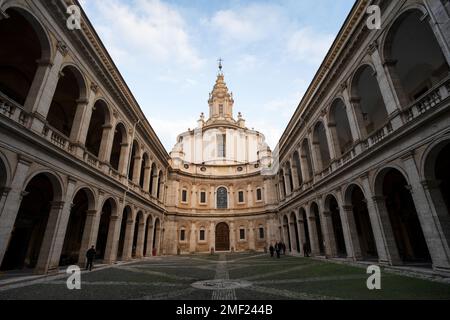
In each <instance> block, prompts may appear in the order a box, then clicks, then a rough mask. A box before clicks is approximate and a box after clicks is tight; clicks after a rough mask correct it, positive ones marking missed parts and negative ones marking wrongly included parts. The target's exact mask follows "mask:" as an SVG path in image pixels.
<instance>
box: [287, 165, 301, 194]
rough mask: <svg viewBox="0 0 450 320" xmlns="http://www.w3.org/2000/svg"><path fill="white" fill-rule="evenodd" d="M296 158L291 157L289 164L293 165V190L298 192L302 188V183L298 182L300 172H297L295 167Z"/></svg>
mask: <svg viewBox="0 0 450 320" xmlns="http://www.w3.org/2000/svg"><path fill="white" fill-rule="evenodd" d="M294 161H295V160H294V157H291V159H290V161H289V164H290V165H291V174H292V185H293V186H292V188H293V189H294V191H295V190H297V189H298V188H300V181H299V180H298V171H297V169H298V168H297V167H296V166H295V165H294Z"/></svg>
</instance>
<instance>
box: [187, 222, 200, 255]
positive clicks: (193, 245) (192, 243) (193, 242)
mask: <svg viewBox="0 0 450 320" xmlns="http://www.w3.org/2000/svg"><path fill="white" fill-rule="evenodd" d="M197 239H198V238H197V226H196V225H195V223H191V234H190V239H189V252H190V253H195V251H197Z"/></svg>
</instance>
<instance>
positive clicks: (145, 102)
mask: <svg viewBox="0 0 450 320" xmlns="http://www.w3.org/2000/svg"><path fill="white" fill-rule="evenodd" d="M80 2H81V4H82V6H83V9H84V10H85V12H86V14H87V15H88V17H89V19H90V20H91V22H92V24H93V26H94V28H95V29H96V31H97V32H98V34H99V36H100V38H101V39H102V41H103V43H104V45H105V46H106V48H107V50H108V51H109V53H110V55H111V57H112V58H113V60H114V62H115V64H116V65H117V67H118V69H119V71H120V72H121V74H122V76H123V77H124V79H125V81H126V82H127V84H128V86H129V87H130V89H131V91H132V93H133V95H134V96H135V98H136V99H137V101H138V103H139V105H140V106H141V108H142V110H143V111H144V113H145V115H146V117H147V119H148V120H149V122H150V124H151V126H152V127H153V129H154V130H155V132H156V133H157V135H158V136H159V138H160V140H161V142H162V143H163V145H164V146H165V148H166V150H167V151H168V152H170V151H171V150H172V148H173V146H174V145H175V143H176V137H177V135H178V134H180V133H182V132H184V131H186V130H187V129H193V128H195V127H196V123H197V120H198V119H199V116H200V113H201V112H204V113H205V115H208V110H209V109H208V102H207V101H208V97H209V93H210V92H211V91H212V88H213V85H214V83H215V80H216V77H217V72H218V66H217V65H218V63H217V61H218V59H219V58H222V59H223V60H224V62H223V72H224V74H225V81H226V83H227V85H228V88H229V90H230V91H232V92H233V94H234V100H235V104H234V115H235V118H237V113H238V112H242V114H243V116H244V118H245V119H246V121H247V127H248V128H250V129H255V130H258V131H260V132H261V133H263V134H264V135H265V136H266V140H267V142H268V144H269V146H270V147H271V148H272V149H274V148H275V146H276V144H277V143H278V141H279V138H280V137H281V135H282V134H283V131H284V130H285V128H286V126H287V124H288V122H289V120H290V119H291V117H292V115H293V113H294V111H295V109H296V108H297V106H298V104H299V102H300V100H301V98H302V96H303V94H304V93H305V92H306V90H307V88H308V86H309V84H310V82H311V80H312V79H313V77H314V75H315V73H316V71H317V69H318V68H319V66H320V64H321V62H322V60H323V58H324V57H325V55H326V53H327V52H328V50H329V48H330V47H331V44H332V42H333V40H334V39H335V37H336V35H337V34H338V32H339V30H340V28H341V26H342V24H343V23H344V21H345V19H346V17H347V15H348V14H349V12H350V10H351V8H352V6H353V4H354V2H355V0H337V1H336V0H283V1H281V0H280V1H274V0H256V1H252V0H245V1H243V0H228V1H227V0H220V1H219V0H184V1H181V0H108V1H105V0H81V1H80Z"/></svg>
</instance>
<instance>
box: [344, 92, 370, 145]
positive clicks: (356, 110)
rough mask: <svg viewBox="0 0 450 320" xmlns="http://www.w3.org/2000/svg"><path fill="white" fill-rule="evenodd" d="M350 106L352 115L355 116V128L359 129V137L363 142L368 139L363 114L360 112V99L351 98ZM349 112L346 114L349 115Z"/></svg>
mask: <svg viewBox="0 0 450 320" xmlns="http://www.w3.org/2000/svg"><path fill="white" fill-rule="evenodd" d="M349 102H350V105H351V106H352V111H353V112H352V113H353V114H354V116H355V123H356V126H357V128H358V129H359V135H360V138H361V140H365V139H367V137H368V132H367V128H366V124H365V120H364V117H363V112H362V110H361V98H359V97H351V98H350V100H349ZM349 113H350V112H348V113H347V114H349Z"/></svg>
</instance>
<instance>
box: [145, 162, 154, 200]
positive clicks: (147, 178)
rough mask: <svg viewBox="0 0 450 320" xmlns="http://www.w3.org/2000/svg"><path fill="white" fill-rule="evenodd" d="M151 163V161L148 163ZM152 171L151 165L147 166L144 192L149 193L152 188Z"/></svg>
mask: <svg viewBox="0 0 450 320" xmlns="http://www.w3.org/2000/svg"><path fill="white" fill-rule="evenodd" d="M147 162H149V161H147ZM151 169H152V167H151V166H150V164H149V163H147V164H146V166H145V168H144V192H147V193H148V192H149V191H150V190H149V188H150V179H151V177H150V174H151Z"/></svg>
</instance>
